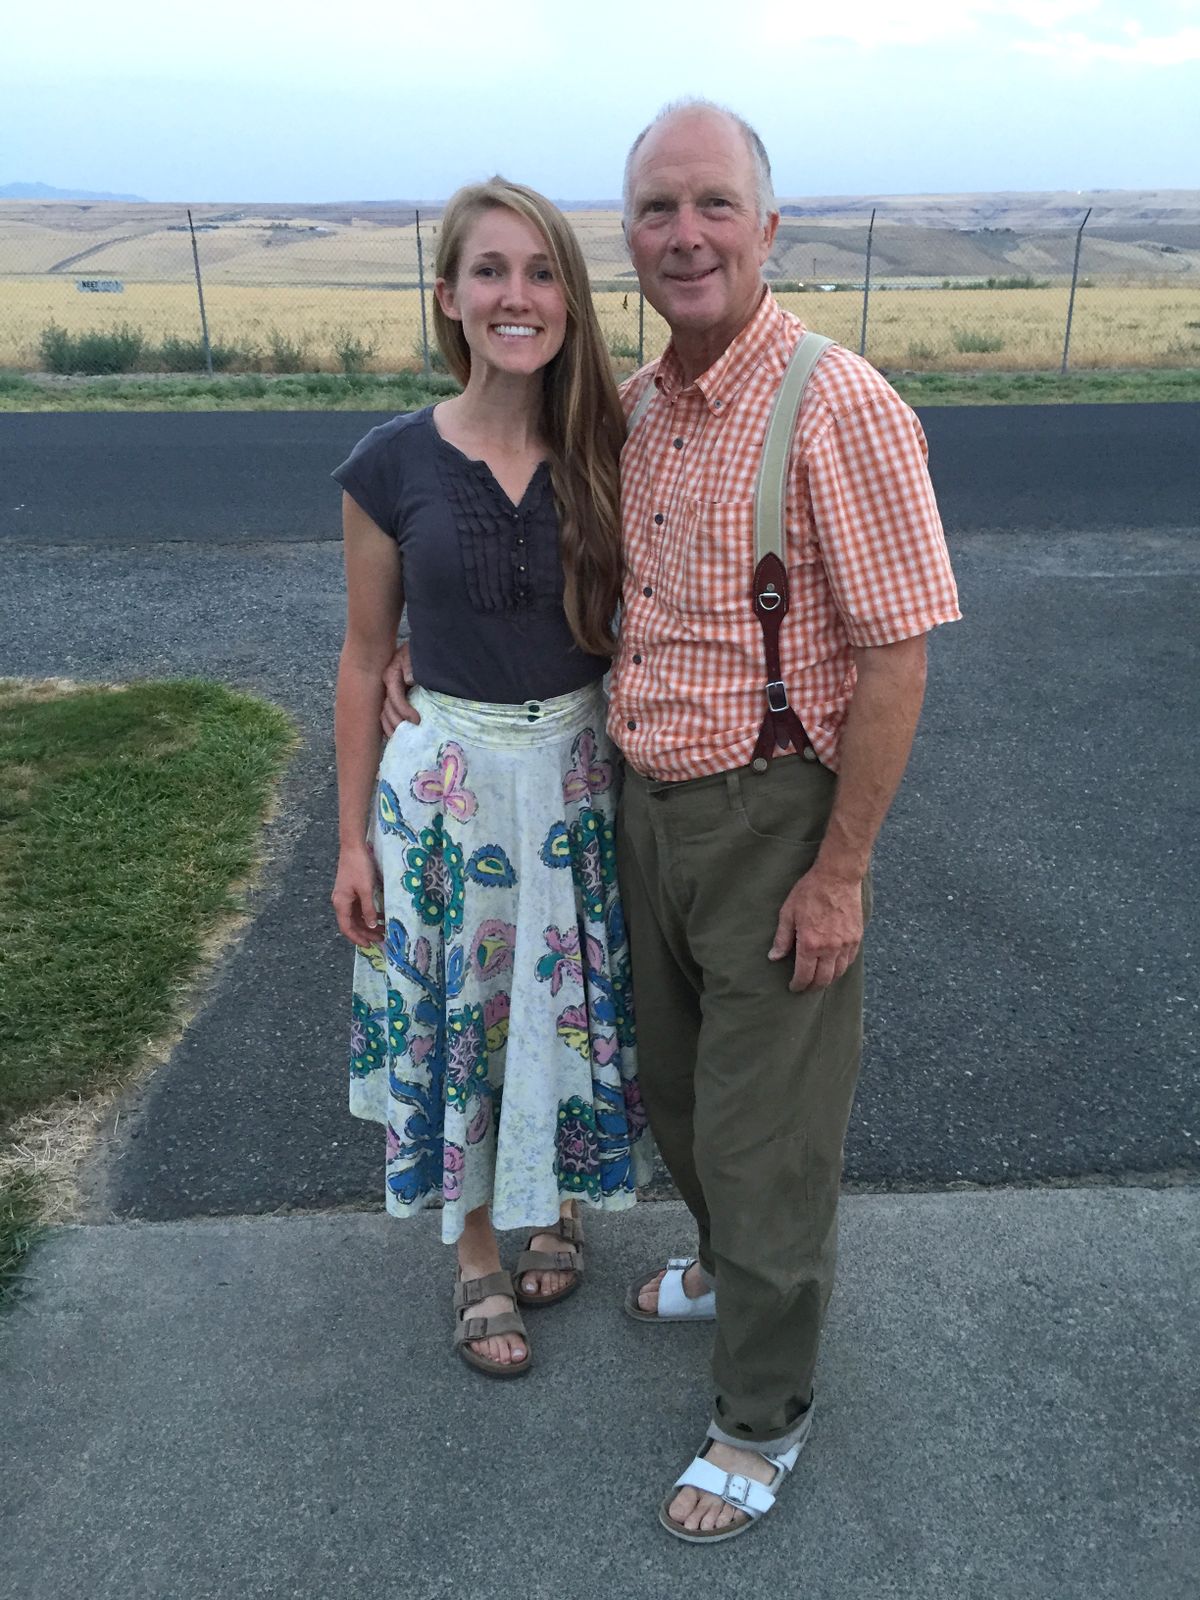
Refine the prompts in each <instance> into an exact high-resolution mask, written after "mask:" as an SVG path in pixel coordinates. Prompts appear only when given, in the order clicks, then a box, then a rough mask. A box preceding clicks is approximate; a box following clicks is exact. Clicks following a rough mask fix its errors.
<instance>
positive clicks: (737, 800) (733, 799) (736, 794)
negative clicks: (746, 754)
mask: <svg viewBox="0 0 1200 1600" xmlns="http://www.w3.org/2000/svg"><path fill="white" fill-rule="evenodd" d="M725 793H726V794H727V795H728V796H729V804H730V806H731V807H732V808H733V810H734V811H740V810H741V806H742V774H741V772H740V771H739V769H738V768H737V767H730V769H729V771H728V772H727V773H726V774H725Z"/></svg>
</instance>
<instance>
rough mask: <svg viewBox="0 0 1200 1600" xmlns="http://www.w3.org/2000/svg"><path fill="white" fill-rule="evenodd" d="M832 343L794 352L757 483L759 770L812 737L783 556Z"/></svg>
mask: <svg viewBox="0 0 1200 1600" xmlns="http://www.w3.org/2000/svg"><path fill="white" fill-rule="evenodd" d="M832 343H833V340H832V339H826V338H825V337H824V335H823V334H819V333H806V334H805V335H804V337H803V339H801V340H800V342H799V344H798V345H797V346H796V348H795V349H794V350H793V351H792V354H791V357H790V359H789V361H788V364H787V369H786V371H785V372H784V374H783V381H782V383H781V384H780V385H779V390H778V392H777V394H776V396H775V401H774V404H773V405H772V407H771V415H770V417H769V418H768V420H767V433H766V438H765V439H764V440H763V450H762V459H761V460H760V462H759V464H758V478H757V480H756V482H755V485H754V586H753V601H752V604H753V606H754V613H755V615H756V616H757V618H758V620H759V622H760V623H761V624H762V631H763V649H764V652H765V654H766V659H767V683H766V696H767V709H766V712H765V713H764V715H763V722H762V727H761V729H760V730H759V735H758V740H757V743H756V744H755V746H754V755H753V758H752V760H751V765H752V766H753V768H754V770H755V772H765V771H766V770H767V763H768V762H769V761H770V758H771V752H772V750H774V748H775V746H776V744H788V743H790V744H791V745H792V747H793V748H794V749H795V751H796V753H797V755H799V754H801V753H802V752H803V751H804V749H805V747H806V746H809V747H811V744H812V741H811V740H810V739H809V737H808V734H807V733H806V732H805V731H804V724H803V723H802V722H801V721H800V718H799V717H798V716H797V715H796V713H795V711H794V710H793V709H792V705H791V702H790V701H789V700H788V692H787V684H786V683H784V681H783V677H782V668H781V666H780V663H779V630H780V628H781V626H782V624H783V619H784V617H785V616H786V615H787V610H788V578H787V566H786V564H785V563H784V559H783V548H784V541H785V538H786V529H785V526H784V511H785V508H786V505H787V472H788V458H789V456H790V455H791V451H792V438H793V435H794V434H795V432H796V419H797V417H798V416H799V415H800V402H801V400H803V398H804V390H805V387H806V385H807V383H808V380H809V377H810V375H811V373H812V370H813V368H814V367H815V366H816V364H817V362H818V361H819V360H820V359H821V356H822V355H823V354H824V352H825V350H826V349H828V347H829V346H830V345H831V344H832ZM654 392H655V391H654V385H653V383H648V384H647V385H646V387H645V388H644V389H643V390H642V393H641V394H640V395H639V397H638V401H637V404H636V405H635V406H634V408H633V410H632V412H631V413H630V415H629V421H628V423H627V424H626V429H625V431H626V435H627V436H628V435H629V434H631V433H632V432H633V430H634V429H635V428H636V427H637V425H638V423H639V422H640V421H641V420H642V418H643V417H644V416H645V415H646V412H647V410H648V409H649V406H650V402H651V401H652V400H653V398H654Z"/></svg>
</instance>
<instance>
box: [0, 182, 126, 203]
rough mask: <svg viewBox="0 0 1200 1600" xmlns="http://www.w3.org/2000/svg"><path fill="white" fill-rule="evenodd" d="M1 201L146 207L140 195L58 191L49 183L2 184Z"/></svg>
mask: <svg viewBox="0 0 1200 1600" xmlns="http://www.w3.org/2000/svg"><path fill="white" fill-rule="evenodd" d="M0 200H124V201H126V202H127V203H128V204H131V205H144V204H145V203H146V202H145V201H144V200H143V199H142V197H141V195H140V194H107V193H99V192H97V191H95V190H92V189H56V188H54V186H53V185H52V184H49V183H5V184H0Z"/></svg>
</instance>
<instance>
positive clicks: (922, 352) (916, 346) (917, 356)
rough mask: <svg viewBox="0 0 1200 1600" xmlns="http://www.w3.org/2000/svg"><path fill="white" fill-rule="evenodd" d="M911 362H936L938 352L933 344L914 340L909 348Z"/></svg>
mask: <svg viewBox="0 0 1200 1600" xmlns="http://www.w3.org/2000/svg"><path fill="white" fill-rule="evenodd" d="M908 355H909V359H910V360H911V361H936V360H937V355H938V353H937V350H936V349H935V348H934V347H933V345H931V344H926V343H925V341H924V340H923V339H914V340H913V341H912V342H911V343H910V344H909V347H908Z"/></svg>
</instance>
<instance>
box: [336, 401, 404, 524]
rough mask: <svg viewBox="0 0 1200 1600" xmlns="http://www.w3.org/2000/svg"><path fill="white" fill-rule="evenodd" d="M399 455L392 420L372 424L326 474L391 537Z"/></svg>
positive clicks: (396, 513)
mask: <svg viewBox="0 0 1200 1600" xmlns="http://www.w3.org/2000/svg"><path fill="white" fill-rule="evenodd" d="M401 455H402V452H401V450H400V448H399V440H398V439H397V437H396V431H395V426H394V424H384V426H383V427H379V428H372V430H371V432H370V433H368V434H367V435H366V436H365V437H364V438H362V439H360V440H359V441H358V443H357V444H356V445H355V446H354V449H353V450H352V451H351V452H350V454H349V456H347V458H346V460H345V461H343V462H342V464H341V466H340V467H335V468H334V470H333V472H332V473H331V474H330V476H331V477H332V478H333V479H334V480H335V481H336V482H337V483H340V484H341V486H342V488H343V489H344V490H345V491H346V493H347V494H348V495H349V496H350V498H351V499H352V500H353V501H354V503H355V504H356V505H358V506H360V507H361V508H362V510H363V511H365V512H366V514H367V515H368V516H369V517H370V519H371V521H372V522H373V523H374V524H375V525H376V527H378V528H381V529H382V530H383V532H384V533H386V534H387V535H388V537H389V538H391V539H396V538H398V537H399V522H400V495H401V487H402V484H401V479H402V471H401V459H400V458H401Z"/></svg>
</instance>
